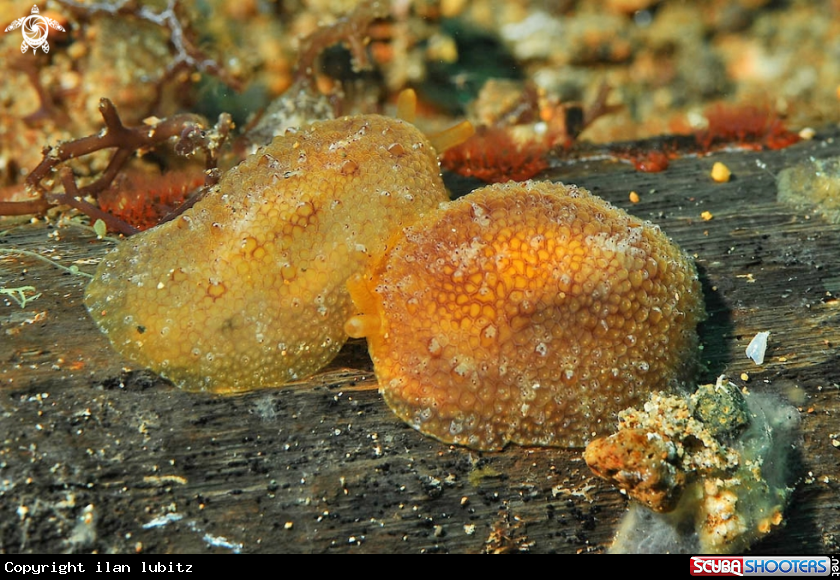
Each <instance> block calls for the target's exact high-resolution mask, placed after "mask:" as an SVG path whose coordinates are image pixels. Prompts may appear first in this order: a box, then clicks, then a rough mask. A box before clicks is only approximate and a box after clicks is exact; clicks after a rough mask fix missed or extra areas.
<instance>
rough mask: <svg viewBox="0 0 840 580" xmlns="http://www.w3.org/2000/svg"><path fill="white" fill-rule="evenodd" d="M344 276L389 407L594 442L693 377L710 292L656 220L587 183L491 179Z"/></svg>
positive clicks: (429, 424)
mask: <svg viewBox="0 0 840 580" xmlns="http://www.w3.org/2000/svg"><path fill="white" fill-rule="evenodd" d="M388 246H389V250H388V251H387V252H386V253H385V254H384V255H383V256H382V257H381V258H380V259H379V260H377V261H375V262H373V263H372V264H371V265H369V266H368V268H367V270H366V272H365V273H364V274H362V275H359V276H357V277H355V278H353V279H351V282H350V283H349V284H348V287H349V291H350V295H351V297H352V298H353V302H354V304H355V305H356V308H357V309H358V311H359V312H361V314H360V315H357V316H354V317H352V318H350V319H349V320H348V322H347V324H345V330H346V332H347V333H348V334H349V335H350V336H354V337H361V336H365V337H367V340H368V343H369V348H370V353H371V357H372V358H373V361H374V365H375V369H376V374H377V377H378V379H379V387H380V390H381V391H382V393H383V395H384V397H385V400H386V401H387V403H388V404H389V405H390V406H391V408H392V409H393V410H394V411H395V412H396V413H397V415H398V416H400V417H401V418H402V419H404V420H405V421H406V422H408V423H409V424H410V425H412V426H413V427H415V428H416V429H418V430H420V431H421V432H423V433H425V434H427V435H431V436H433V437H435V438H437V439H439V440H441V441H444V442H447V443H457V444H461V445H466V446H469V447H472V448H476V449H481V450H497V449H501V448H502V447H504V446H505V445H506V444H507V443H508V442H514V443H518V444H521V445H553V446H570V447H576V446H583V445H585V444H586V442H588V441H589V440H591V439H592V438H593V437H594V436H595V435H597V434H602V433H604V432H606V431H608V430H609V429H610V428H611V427H612V426H613V425H614V422H615V418H616V416H617V413H618V411H620V410H623V409H624V408H626V407H628V406H632V405H635V404H638V403H639V402H640V401H641V400H642V399H643V398H645V397H646V395H647V393H648V392H649V391H652V390H663V389H669V388H673V387H676V386H678V385H680V384H682V382H684V381H686V380H688V379H690V378H691V375H692V372H693V367H694V363H695V362H696V358H697V346H698V339H697V334H696V330H695V329H696V326H697V323H698V322H699V321H700V320H702V319H703V317H704V309H703V298H702V292H701V288H700V284H699V282H698V279H697V272H696V270H695V268H694V265H693V262H692V260H691V259H690V258H689V257H688V256H687V255H686V254H685V253H684V252H683V251H682V250H680V249H679V248H678V247H677V246H676V245H675V244H674V243H672V242H671V241H670V240H669V239H668V238H667V237H666V236H665V235H664V234H663V233H662V232H661V231H660V229H659V228H658V227H656V226H654V225H652V224H650V223H647V222H642V221H641V220H638V219H636V218H634V217H631V216H630V215H628V214H627V213H625V212H624V211H622V210H620V209H617V208H615V207H613V206H611V205H610V204H609V203H607V202H605V201H603V200H601V199H600V198H598V197H595V196H593V195H590V194H589V193H588V192H587V191H585V190H583V189H580V188H577V187H574V186H568V187H566V186H563V185H559V184H551V183H537V182H527V183H524V184H505V185H494V186H490V187H486V188H483V189H479V190H477V191H475V192H473V193H472V194H470V195H468V196H466V197H463V198H461V199H459V200H457V201H455V202H452V203H449V204H446V205H445V206H442V207H441V208H439V209H437V210H434V211H432V212H429V213H427V214H426V215H425V216H424V217H423V218H421V219H420V220H418V221H417V222H415V223H414V224H413V225H412V226H411V227H409V228H408V229H407V230H406V231H405V233H404V235H403V234H396V235H395V236H394V237H392V238H391V241H390V243H389V244H388Z"/></svg>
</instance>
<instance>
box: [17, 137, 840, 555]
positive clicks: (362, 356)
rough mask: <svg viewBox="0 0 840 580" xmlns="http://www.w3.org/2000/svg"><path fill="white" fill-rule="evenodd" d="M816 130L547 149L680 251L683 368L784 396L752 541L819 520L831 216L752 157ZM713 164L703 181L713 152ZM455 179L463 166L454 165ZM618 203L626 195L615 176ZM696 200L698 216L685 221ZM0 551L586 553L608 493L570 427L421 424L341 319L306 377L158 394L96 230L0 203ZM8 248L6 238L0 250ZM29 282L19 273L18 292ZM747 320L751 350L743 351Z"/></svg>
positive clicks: (825, 452)
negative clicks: (13, 211)
mask: <svg viewBox="0 0 840 580" xmlns="http://www.w3.org/2000/svg"><path fill="white" fill-rule="evenodd" d="M836 138H837V132H836V130H833V129H830V130H826V131H823V132H818V134H817V138H816V139H814V140H813V141H809V142H803V143H800V144H798V145H796V146H794V147H791V148H789V149H786V150H781V151H774V152H727V153H718V154H715V155H713V156H710V157H705V158H685V159H681V160H677V161H675V162H673V163H672V165H671V167H670V168H669V169H668V170H667V171H665V172H663V173H655V174H652V173H638V172H636V171H635V170H633V169H632V168H631V167H630V166H629V165H626V164H621V163H615V162H610V161H597V162H596V161H589V162H586V161H577V162H574V163H569V162H564V161H561V160H558V161H557V162H556V163H555V167H554V168H553V169H552V170H551V171H550V172H549V173H548V174H547V175H546V177H547V178H550V179H553V180H559V181H565V182H567V183H577V184H579V185H581V186H584V187H586V188H588V189H590V190H591V191H593V192H594V193H596V194H598V195H600V196H602V197H604V198H606V199H607V200H609V201H611V202H612V203H614V204H616V205H618V206H620V207H623V208H625V209H627V210H628V211H629V212H631V213H633V214H635V215H637V216H640V217H642V218H645V219H649V220H651V221H653V222H655V223H657V224H659V225H661V226H662V228H663V229H664V230H665V231H666V232H667V233H668V234H669V235H670V236H672V237H673V238H674V239H675V240H676V241H677V242H678V243H679V244H680V245H681V246H682V247H683V248H685V249H686V250H687V251H688V252H689V253H691V254H692V255H694V256H695V258H696V261H697V265H698V268H699V270H700V273H701V278H702V281H703V286H704V292H705V299H706V304H707V309H708V312H709V319H708V321H707V322H706V323H704V324H703V326H702V327H701V329H700V330H701V336H702V340H703V344H704V351H703V362H704V365H705V368H704V370H703V377H702V379H703V380H704V381H706V382H712V381H713V380H714V378H715V376H717V375H718V374H720V373H724V372H725V373H726V374H727V375H728V376H730V377H731V378H732V379H733V380H734V381H735V382H736V383H737V384H739V385H743V384H744V381H742V380H741V379H740V378H739V376H740V375H741V373H744V372H747V373H749V379H748V381H747V382H746V386H747V387H748V388H749V389H751V390H754V391H770V392H776V393H780V394H782V395H784V396H785V397H787V398H789V399H790V400H791V401H792V402H793V403H794V404H795V405H796V406H797V407H798V408H799V409H800V411H801V417H802V435H803V437H802V441H801V443H800V444H799V445H798V446H797V449H796V450H795V452H796V457H797V462H796V469H797V470H798V473H799V474H800V483H799V485H798V488H797V491H796V493H795V494H794V497H793V502H792V505H791V506H790V507H789V508H788V510H787V512H786V515H785V519H786V523H785V526H784V527H783V528H782V529H781V530H779V531H777V532H776V533H774V534H773V535H771V536H770V537H768V538H767V539H766V540H764V541H763V542H762V543H760V544H759V545H757V546H755V547H754V549H753V550H754V552H757V553H762V554H774V553H787V554H789V553H806V554H814V553H832V552H837V551H838V541H839V539H840V517H838V510H840V499H839V498H838V493H837V489H838V478H840V468H839V467H838V464H839V463H840V448H838V447H836V446H835V445H840V442H838V437H840V427H838V423H837V417H838V408H840V405H839V404H838V401H839V400H840V393H839V392H838V383H840V357H839V356H838V344H840V302H839V301H838V297H840V226H838V225H831V224H829V223H827V222H826V221H825V220H823V219H822V218H821V217H819V216H818V215H816V214H814V213H813V212H812V211H811V210H810V209H807V208H794V207H788V206H786V205H782V204H779V203H777V201H776V181H775V175H777V174H778V172H779V171H780V170H781V169H783V168H784V167H788V166H791V165H793V164H796V163H800V162H804V161H806V160H807V159H808V158H809V157H820V158H823V157H831V156H838V155H840V142H838V141H836ZM718 160H719V161H723V162H725V163H726V164H727V165H728V166H729V168H730V169H731V170H732V173H733V176H734V178H733V179H732V180H731V181H730V182H728V183H721V184H719V183H715V182H713V181H712V180H711V178H710V177H709V172H710V170H711V167H712V164H713V163H714V161H718ZM458 187H459V188H464V187H465V185H464V184H463V183H460V184H459V185H458ZM631 190H634V191H636V192H638V194H639V196H640V201H639V203H637V204H632V203H630V201H629V199H628V195H629V192H630V191H631ZM703 212H710V214H711V219H710V220H708V221H707V220H704V219H703V218H702V217H701V214H702V213H703ZM0 231H2V232H3V233H2V234H0V248H2V249H3V252H4V253H3V254H0V286H2V287H5V288H13V287H19V286H33V287H35V289H36V291H37V292H38V293H40V296H39V297H38V298H37V299H34V300H30V301H29V302H28V303H27V304H26V305H25V307H24V308H21V307H20V306H19V305H18V304H16V303H15V302H13V301H12V300H11V299H8V298H4V297H0V552H3V553H17V552H52V553H57V552H92V551H97V552H99V553H106V552H149V553H184V552H220V553H226V552H244V553H250V552H307V553H313V552H414V553H416V552H500V551H501V552H508V551H531V552H560V553H575V552H602V551H604V550H605V548H606V546H608V544H609V542H610V539H611V537H612V535H613V532H614V529H615V525H616V522H617V520H618V518H619V517H620V516H621V515H622V513H623V512H624V510H625V508H626V500H625V499H624V497H623V496H622V495H621V494H620V493H618V492H617V491H616V490H614V489H611V488H609V487H608V486H606V485H605V484H603V483H602V482H600V480H598V479H596V478H595V477H594V476H592V475H591V473H590V472H589V470H588V468H587V467H586V465H585V464H584V463H583V461H582V459H581V452H580V450H579V449H529V448H522V447H517V446H509V447H508V448H507V449H505V450H504V451H502V452H500V453H478V452H475V451H471V450H468V449H464V448H460V447H451V446H447V445H443V444H441V443H438V442H437V441H434V440H431V439H429V438H426V437H425V436H423V435H422V434H420V433H418V432H416V431H414V430H413V429H411V428H410V427H408V426H406V425H405V424H403V423H402V422H401V421H400V420H399V419H397V417H396V416H394V415H393V414H392V413H391V411H390V410H389V409H388V408H387V406H386V405H385V404H384V402H383V401H382V399H381V397H380V396H379V394H378V392H377V387H376V380H375V377H374V375H373V372H372V371H373V369H372V365H371V362H370V359H369V358H368V356H367V352H366V348H365V345H364V342H363V341H351V342H350V343H349V344H348V345H347V346H346V347H345V348H344V350H343V351H342V353H341V355H340V356H339V358H338V359H337V360H336V361H335V362H333V363H332V364H331V365H330V366H329V368H327V369H325V370H324V371H323V372H321V373H319V374H318V375H317V376H315V377H313V378H311V379H309V380H307V381H302V382H299V383H296V384H293V385H290V386H287V387H285V388H282V389H276V390H264V391H258V392H253V393H249V394H246V395H240V396H234V397H221V396H211V395H196V394H192V393H185V392H181V391H179V390H177V389H175V388H173V387H172V386H170V385H169V384H168V383H167V382H166V381H164V380H162V379H160V378H158V377H156V376H155V375H154V374H152V373H150V372H148V371H145V370H143V369H139V368H135V367H133V366H132V365H131V364H129V363H128V362H127V361H125V360H123V359H121V358H120V357H119V356H118V355H117V354H116V353H115V352H114V351H113V350H112V349H111V348H110V345H109V343H108V341H107V339H106V338H105V336H104V335H102V334H101V333H100V332H99V331H98V330H97V328H96V327H95V325H94V324H93V322H92V321H91V319H90V318H89V317H88V315H87V312H86V310H85V308H84V305H83V304H82V296H83V290H84V285H85V283H86V281H87V278H85V277H82V276H77V275H73V274H70V273H68V272H66V271H63V270H61V269H58V268H56V267H54V266H52V265H50V264H48V263H46V262H43V261H40V260H38V259H35V258H33V257H32V256H30V255H21V254H15V253H14V252H15V251H17V250H26V251H28V252H35V253H38V254H40V255H43V256H45V257H47V258H50V259H52V260H54V261H57V262H59V263H61V264H63V265H65V266H70V265H73V264H75V265H77V266H78V267H79V269H81V270H82V271H85V272H93V271H94V269H95V264H96V262H98V260H99V259H101V257H102V256H103V254H104V253H105V252H106V251H107V250H108V248H109V247H110V246H111V245H112V244H111V243H110V242H107V241H102V240H97V239H96V237H95V236H94V235H93V234H92V233H91V232H90V231H89V230H86V229H83V228H81V227H78V226H65V227H61V228H54V227H52V226H47V225H45V224H44V223H43V222H39V223H34V224H29V223H26V224H24V225H14V224H12V223H10V222H6V223H4V222H0ZM9 252H11V253H9ZM29 296H30V297H31V296H32V293H30V294H29ZM763 330H768V331H770V332H771V335H770V340H769V346H768V351H767V357H766V360H765V363H764V365H762V366H760V367H759V366H756V365H754V364H753V362H752V361H750V360H749V359H747V358H746V357H745V355H744V349H745V348H746V346H747V344H748V343H749V341H750V339H751V338H752V337H753V336H754V335H755V333H756V332H758V331H763Z"/></svg>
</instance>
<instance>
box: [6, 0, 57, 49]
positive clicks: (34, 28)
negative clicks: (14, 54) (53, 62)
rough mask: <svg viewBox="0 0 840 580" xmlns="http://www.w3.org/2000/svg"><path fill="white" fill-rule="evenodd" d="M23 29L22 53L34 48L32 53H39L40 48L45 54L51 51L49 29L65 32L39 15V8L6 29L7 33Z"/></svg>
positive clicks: (50, 19)
mask: <svg viewBox="0 0 840 580" xmlns="http://www.w3.org/2000/svg"><path fill="white" fill-rule="evenodd" d="M20 27H23V30H21V33H22V34H23V43H22V44H21V45H20V51H21V52H26V51H27V50H28V49H29V47H32V52H38V47H41V48H42V49H43V51H44V53H47V52H49V51H50V43H48V42H47V34H48V33H49V29H50V28H52V29H54V30H60V31H62V32H64V28H63V27H62V26H61V24H59V23H58V22H56V21H55V20H53V19H52V18H47V17H46V16H41V15H40V14H38V6H37V5H35V6H33V7H32V14H30V15H29V16H24V17H23V18H18V19H17V20H15V21H14V22H12V23H11V24H9V25H8V26H7V27H6V32H9V31H10V30H17V29H18V28H20Z"/></svg>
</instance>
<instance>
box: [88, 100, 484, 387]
mask: <svg viewBox="0 0 840 580" xmlns="http://www.w3.org/2000/svg"><path fill="white" fill-rule="evenodd" d="M406 102H409V103H410V100H409V101H406V99H405V98H403V99H402V101H401V104H400V110H401V113H402V114H403V116H404V117H409V116H411V115H412V114H413V110H412V109H413V107H412V106H410V105H409V106H406V105H405V103H406ZM453 129H454V130H452V131H450V132H444V133H443V134H441V135H439V136H438V137H437V139H435V138H434V137H432V138H431V140H430V139H427V138H426V137H425V136H424V135H423V134H422V133H421V132H420V131H419V130H418V129H417V128H415V127H414V126H413V125H412V124H410V123H409V122H406V121H403V120H399V119H392V118H388V117H382V116H379V115H359V116H352V117H345V118H341V119H335V120H330V121H322V122H316V123H313V124H312V125H310V126H309V127H307V128H305V129H302V130H300V131H297V132H293V133H287V134H286V135H283V136H280V137H277V138H276V139H274V141H273V142H272V143H270V144H269V145H268V146H266V147H265V148H263V149H261V150H259V151H258V152H256V153H255V154H254V155H252V156H250V157H248V158H247V159H246V160H245V161H243V162H242V163H241V164H240V165H238V166H237V167H235V168H233V169H231V170H230V171H228V172H227V173H226V174H225V175H224V176H223V177H222V179H221V181H220V182H219V184H218V185H217V186H216V187H215V188H214V189H213V190H211V191H210V192H209V193H208V194H207V196H206V197H205V198H204V199H202V200H201V201H199V202H198V203H197V204H196V205H195V206H194V207H192V208H191V209H189V210H187V211H186V212H184V214H183V215H181V216H180V217H178V218H176V219H175V220H173V221H171V222H168V223H165V224H162V225H159V226H157V227H155V228H153V229H150V230H147V231H146V232H143V233H141V234H137V235H135V236H133V237H131V238H129V239H128V240H126V241H125V242H122V243H121V244H120V245H119V246H117V248H116V249H115V250H114V251H113V252H111V253H109V254H108V255H107V256H106V257H105V259H104V260H103V261H102V263H101V264H100V266H99V268H98V269H97V272H96V276H95V278H94V280H93V281H92V282H91V283H90V285H89V286H88V288H87V291H86V294H85V304H86V305H87V307H88V310H89V311H90V314H91V316H92V317H93V318H94V320H95V321H96V322H97V324H98V325H99V326H100V328H101V329H102V331H103V332H105V333H106V334H107V335H108V337H109V338H110V340H111V343H112V344H113V345H114V347H115V348H116V349H117V350H118V351H119V352H120V353H122V354H123V355H124V356H126V357H127V358H129V359H131V360H132V361H135V362H137V363H139V364H141V365H144V366H146V367H150V368H151V369H153V370H154V371H156V372H158V373H160V374H161V375H163V376H165V377H166V378H168V379H170V380H172V381H173V382H174V383H175V384H176V385H178V386H179V387H182V388H184V389H188V390H202V391H213V392H238V391H246V390H250V389H255V388H260V387H268V386H278V385H282V384H283V383H286V382H288V381H290V380H294V379H297V378H302V377H305V376H306V375H309V374H311V373H313V372H315V371H317V370H318V369H320V368H321V367H322V366H323V365H325V364H326V363H328V362H329V361H330V360H331V359H332V358H333V357H334V356H335V355H336V353H338V351H339V349H340V348H341V346H342V345H343V344H344V342H345V341H346V339H347V336H346V335H345V333H344V328H343V327H344V322H345V321H346V319H347V318H348V317H349V316H351V315H352V314H353V313H354V312H355V310H354V308H353V305H352V302H351V300H350V296H349V294H348V292H347V288H346V285H345V283H346V281H347V279H348V278H349V277H350V276H352V275H353V274H355V273H357V272H360V271H361V270H362V269H363V267H364V264H365V263H366V262H367V261H368V259H369V257H370V256H371V255H375V254H378V253H380V252H382V251H383V250H384V245H385V243H386V241H387V240H388V239H389V238H390V237H391V235H392V233H393V232H394V231H395V230H399V229H401V228H403V227H405V226H407V225H408V224H410V223H411V222H413V221H414V220H415V219H416V218H417V217H418V216H419V215H420V214H422V213H423V212H424V211H426V210H430V209H432V208H435V207H437V205H438V204H439V203H441V202H443V201H445V200H447V199H448V196H447V194H446V189H445V188H444V186H443V182H442V181H441V178H440V168H439V166H438V160H437V152H436V150H435V147H437V148H438V151H440V150H442V149H444V148H446V147H447V146H450V145H453V144H456V143H458V142H460V141H461V140H463V139H466V138H467V137H468V136H469V135H470V134H471V132H472V129H471V127H469V126H466V125H463V124H462V125H460V126H458V127H456V128H453Z"/></svg>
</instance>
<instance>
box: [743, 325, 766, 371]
mask: <svg viewBox="0 0 840 580" xmlns="http://www.w3.org/2000/svg"><path fill="white" fill-rule="evenodd" d="M768 336H770V333H769V332H767V331H765V332H759V333H758V334H756V335H755V336H754V337H753V339H752V340H751V341H750V344H749V346H747V351H746V352H747V357H749V358H751V359H752V360H753V362H754V363H755V364H757V365H761V364H764V351H766V350H767V337H768Z"/></svg>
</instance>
